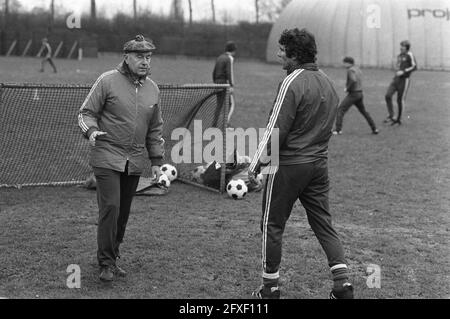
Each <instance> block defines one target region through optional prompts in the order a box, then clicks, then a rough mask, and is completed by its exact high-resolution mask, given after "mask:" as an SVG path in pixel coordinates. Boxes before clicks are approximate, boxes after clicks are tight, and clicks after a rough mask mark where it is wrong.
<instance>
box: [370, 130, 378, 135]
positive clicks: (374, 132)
mask: <svg viewBox="0 0 450 319" xmlns="http://www.w3.org/2000/svg"><path fill="white" fill-rule="evenodd" d="M378 133H380V132H379V131H378V130H377V129H374V130H373V131H372V134H374V135H377V134H378Z"/></svg>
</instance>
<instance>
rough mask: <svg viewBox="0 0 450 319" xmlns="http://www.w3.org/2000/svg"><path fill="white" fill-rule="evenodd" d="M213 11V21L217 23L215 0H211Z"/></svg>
mask: <svg viewBox="0 0 450 319" xmlns="http://www.w3.org/2000/svg"><path fill="white" fill-rule="evenodd" d="M211 11H212V21H213V23H216V6H215V4H214V0H211Z"/></svg>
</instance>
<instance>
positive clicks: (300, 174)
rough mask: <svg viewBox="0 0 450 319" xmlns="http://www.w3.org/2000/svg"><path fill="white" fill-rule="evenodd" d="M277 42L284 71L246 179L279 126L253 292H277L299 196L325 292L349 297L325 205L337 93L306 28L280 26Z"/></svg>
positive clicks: (344, 265) (268, 294) (340, 250)
mask: <svg viewBox="0 0 450 319" xmlns="http://www.w3.org/2000/svg"><path fill="white" fill-rule="evenodd" d="M279 44H280V49H279V51H278V57H279V58H280V60H281V61H282V63H283V69H285V70H286V71H287V76H286V78H285V79H284V80H283V81H282V83H281V84H280V86H279V88H278V94H277V97H276V100H275V103H274V105H273V108H272V110H271V112H270V116H269V121H268V124H267V127H266V130H265V133H264V136H263V138H262V140H261V142H260V144H259V146H258V150H257V152H256V155H255V156H254V157H253V159H252V162H251V164H250V167H249V179H251V180H254V178H255V174H257V173H258V172H259V171H260V170H261V166H263V162H264V160H263V157H262V155H261V154H263V152H262V150H264V149H266V148H267V154H269V155H270V156H271V157H272V156H273V154H274V152H275V151H276V150H275V146H274V147H273V148H274V149H272V143H270V138H271V135H272V134H274V130H276V131H278V140H279V143H278V145H279V149H278V153H279V166H278V169H277V171H276V172H275V173H273V174H269V175H268V176H267V178H266V186H265V191H264V194H263V207H262V208H263V209H262V210H263V215H262V219H261V230H262V278H263V285H262V286H261V287H260V288H259V289H258V290H257V291H255V293H254V295H255V296H257V297H259V298H274V299H275V298H279V297H280V290H279V288H278V280H279V277H280V273H279V268H280V262H281V250H282V249H281V246H282V237H283V232H284V229H285V225H286V222H287V220H288V219H289V216H290V214H291V210H292V207H293V205H294V203H295V202H296V201H297V200H300V202H301V203H302V205H303V207H304V208H305V210H306V214H307V217H308V222H309V224H310V226H311V228H312V230H313V231H314V233H315V235H316V237H317V239H318V240H319V242H320V244H321V245H322V248H323V249H324V251H325V253H326V256H327V259H328V265H329V267H330V270H331V273H332V276H333V280H334V286H333V289H332V291H331V293H330V297H331V298H338V299H339V298H353V286H352V285H351V284H350V283H349V282H348V269H347V263H346V260H345V257H344V249H343V246H342V244H341V242H340V239H339V237H338V235H337V233H336V231H335V230H334V228H333V227H332V225H331V214H330V209H329V205H328V192H329V188H330V185H329V184H330V182H329V179H328V164H327V157H328V142H329V140H330V137H331V135H332V128H333V124H334V121H335V118H336V112H337V107H338V104H339V98H338V95H337V93H336V90H335V89H334V87H333V83H332V82H331V81H330V79H329V78H328V77H327V75H326V74H325V73H323V72H322V71H321V70H319V68H318V67H317V64H316V63H315V60H316V54H317V50H316V43H315V39H314V36H313V35H312V34H311V33H310V32H309V31H307V30H306V29H302V30H298V29H292V30H285V31H284V32H283V33H282V34H281V37H280V39H279ZM270 164H271V166H273V164H272V162H271V163H270Z"/></svg>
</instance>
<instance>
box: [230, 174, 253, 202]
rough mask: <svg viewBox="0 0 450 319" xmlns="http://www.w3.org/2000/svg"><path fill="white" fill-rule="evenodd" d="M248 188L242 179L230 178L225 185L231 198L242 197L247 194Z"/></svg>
mask: <svg viewBox="0 0 450 319" xmlns="http://www.w3.org/2000/svg"><path fill="white" fill-rule="evenodd" d="M247 192H248V188H247V185H245V182H244V181H243V180H242V179H232V180H231V181H230V182H229V183H228V185H227V193H228V196H230V197H231V198H233V199H242V198H244V197H245V195H247Z"/></svg>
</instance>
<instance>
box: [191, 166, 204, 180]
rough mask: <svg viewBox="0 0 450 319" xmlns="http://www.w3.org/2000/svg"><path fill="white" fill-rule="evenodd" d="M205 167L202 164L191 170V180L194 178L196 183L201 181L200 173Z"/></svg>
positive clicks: (201, 173)
mask: <svg viewBox="0 0 450 319" xmlns="http://www.w3.org/2000/svg"><path fill="white" fill-rule="evenodd" d="M205 171H206V168H205V167H204V166H197V167H196V168H194V170H193V171H192V180H194V181H195V182H197V183H202V182H203V179H202V175H203V174H204V173H205Z"/></svg>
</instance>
